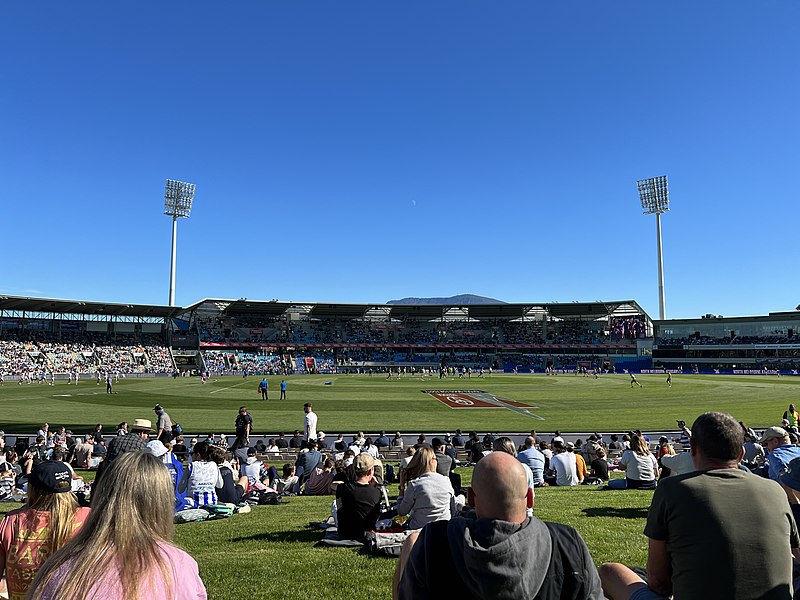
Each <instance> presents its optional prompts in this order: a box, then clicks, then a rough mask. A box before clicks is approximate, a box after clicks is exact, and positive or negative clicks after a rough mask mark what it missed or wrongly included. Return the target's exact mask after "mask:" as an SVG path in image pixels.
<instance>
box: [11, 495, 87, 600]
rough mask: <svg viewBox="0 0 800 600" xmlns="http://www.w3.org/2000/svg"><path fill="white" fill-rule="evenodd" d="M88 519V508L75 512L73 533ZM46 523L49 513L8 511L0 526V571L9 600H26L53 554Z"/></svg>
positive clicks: (26, 510)
mask: <svg viewBox="0 0 800 600" xmlns="http://www.w3.org/2000/svg"><path fill="white" fill-rule="evenodd" d="M88 515H89V509H88V508H79V509H78V510H77V511H76V512H75V517H74V521H73V531H74V530H76V529H78V528H79V527H80V526H81V525H83V522H84V521H85V520H86V517H87V516H88ZM49 522H50V513H48V512H45V511H39V510H30V509H29V508H25V507H23V508H18V509H17V510H12V511H10V512H9V513H8V514H6V516H5V517H4V518H3V521H2V522H0V567H1V568H2V570H4V571H5V574H6V579H7V581H8V597H9V599H10V600H23V599H24V598H25V592H27V591H28V586H30V584H31V581H33V578H34V577H35V576H36V572H37V571H38V570H39V567H41V566H42V564H44V561H46V560H47V559H48V558H49V557H50V555H51V554H52V553H53V549H52V548H50V545H49V543H48V539H47V538H48V536H49V534H50V531H49V529H48V527H47V526H48V523H49ZM0 573H2V571H0Z"/></svg>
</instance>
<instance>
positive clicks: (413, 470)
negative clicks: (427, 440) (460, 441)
mask: <svg viewBox="0 0 800 600" xmlns="http://www.w3.org/2000/svg"><path fill="white" fill-rule="evenodd" d="M434 458H436V455H435V454H434V452H433V450H432V449H431V448H428V447H427V446H422V447H420V448H417V452H416V453H415V454H414V456H413V457H412V459H411V460H410V461H409V462H408V467H406V471H407V477H406V481H411V480H412V479H416V478H417V477H419V476H420V475H422V474H423V473H430V472H432V471H435V470H436V465H434V464H433V459H434Z"/></svg>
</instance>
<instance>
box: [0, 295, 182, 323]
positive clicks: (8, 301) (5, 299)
mask: <svg viewBox="0 0 800 600" xmlns="http://www.w3.org/2000/svg"><path fill="white" fill-rule="evenodd" d="M0 310H4V311H5V310H8V311H11V310H15V311H24V312H39V313H53V314H76V315H110V316H126V317H164V318H167V317H174V316H176V315H177V314H179V313H181V312H183V310H184V309H183V308H180V307H178V306H155V305H147V304H114V303H109V302H84V301H81V300H55V299H49V298H26V297H22V296H0Z"/></svg>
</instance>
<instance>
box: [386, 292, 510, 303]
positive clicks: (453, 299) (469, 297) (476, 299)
mask: <svg viewBox="0 0 800 600" xmlns="http://www.w3.org/2000/svg"><path fill="white" fill-rule="evenodd" d="M386 304H505V302H503V301H502V300H495V299H494V298H487V297H486V296H476V295H475V294H459V295H458V296H450V297H449V298H402V299H400V300H389V302H387V303H386Z"/></svg>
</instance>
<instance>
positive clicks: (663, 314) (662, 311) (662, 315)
mask: <svg viewBox="0 0 800 600" xmlns="http://www.w3.org/2000/svg"><path fill="white" fill-rule="evenodd" d="M173 244H174V242H173ZM656 246H657V251H658V318H659V319H661V320H662V321H663V320H664V319H666V318H667V309H666V301H665V299H664V253H663V252H662V250H661V213H656Z"/></svg>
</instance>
